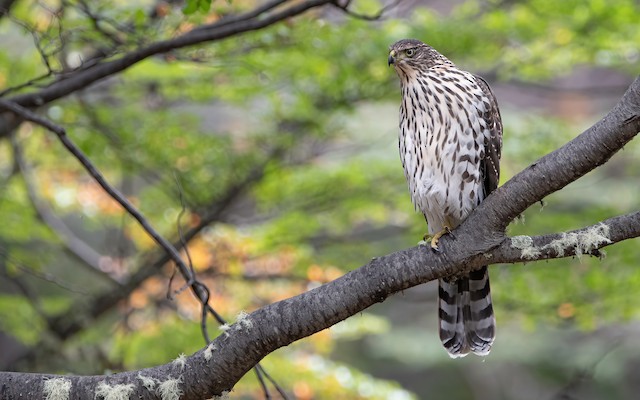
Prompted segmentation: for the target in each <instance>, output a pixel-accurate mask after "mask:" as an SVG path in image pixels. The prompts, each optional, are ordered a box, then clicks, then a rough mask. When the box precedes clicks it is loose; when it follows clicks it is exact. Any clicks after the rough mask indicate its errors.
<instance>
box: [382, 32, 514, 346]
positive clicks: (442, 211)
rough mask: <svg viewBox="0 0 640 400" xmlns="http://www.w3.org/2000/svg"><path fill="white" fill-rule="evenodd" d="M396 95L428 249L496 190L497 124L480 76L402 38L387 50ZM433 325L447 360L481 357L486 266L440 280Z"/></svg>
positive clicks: (485, 339)
mask: <svg viewBox="0 0 640 400" xmlns="http://www.w3.org/2000/svg"><path fill="white" fill-rule="evenodd" d="M391 64H393V66H394V68H395V70H396V72H397V74H398V77H399V78H400V85H401V90H402V103H401V105H400V136H399V147H400V158H401V160H402V166H403V168H404V173H405V177H406V178H407V182H408V184H409V192H410V194H411V200H412V201H413V204H414V206H415V207H416V209H417V210H419V211H421V212H422V213H423V214H424V216H425V219H426V220H427V224H428V230H429V234H430V235H432V236H433V240H432V242H431V245H432V247H433V248H434V249H435V250H437V249H438V248H437V242H438V238H439V237H440V236H441V235H442V234H445V233H447V232H448V231H449V230H450V229H454V228H455V227H456V226H458V225H459V224H460V223H461V222H462V221H463V220H464V219H465V218H466V217H467V216H468V215H469V213H470V212H471V211H472V210H473V209H474V208H475V207H477V206H478V204H480V202H481V201H482V200H484V199H485V198H486V197H487V196H488V195H489V193H491V192H492V191H493V190H495V189H496V187H497V186H498V181H499V178H500V150H501V146H502V121H501V118H500V111H499V110H498V103H497V102H496V98H495V96H494V95H493V93H492V92H491V89H490V88H489V85H488V84H487V83H486V82H485V81H484V79H482V78H481V77H479V76H477V75H474V74H471V73H469V72H466V71H463V70H461V69H459V68H458V67H456V66H455V64H453V63H452V62H451V61H450V60H449V59H447V58H446V57H445V56H443V55H442V54H440V53H438V52H437V51H436V50H435V49H433V48H432V47H430V46H428V45H426V44H424V43H422V42H420V41H419V40H415V39H404V40H400V41H398V42H396V43H395V44H393V45H392V46H391V47H390V48H389V65H391ZM438 293H439V301H438V305H439V327H440V339H441V340H442V344H443V345H444V347H445V348H446V349H447V351H448V352H449V355H451V356H452V357H461V356H464V355H466V354H467V353H469V352H473V353H475V354H478V355H486V354H488V353H489V351H490V350H491V345H492V344H493V340H494V338H495V318H494V315H493V306H492V303H491V292H490V286H489V274H488V271H487V267H483V268H481V269H479V270H476V271H472V272H471V273H469V275H468V276H466V277H462V278H460V279H455V280H454V279H441V280H440V281H439V290H438Z"/></svg>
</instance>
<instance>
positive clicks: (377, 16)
mask: <svg viewBox="0 0 640 400" xmlns="http://www.w3.org/2000/svg"><path fill="white" fill-rule="evenodd" d="M399 3H400V0H394V1H393V2H391V3H389V4H387V5H386V6H384V7H382V8H380V9H379V10H378V11H377V12H376V13H375V14H370V15H369V14H362V13H359V12H357V11H353V10H351V9H350V8H349V6H350V5H351V0H347V1H345V2H344V3H340V1H335V2H334V3H333V5H334V6H335V7H336V8H338V9H340V10H342V11H343V12H344V13H345V14H347V15H349V16H351V17H353V18H356V19H361V20H363V21H379V20H380V19H382V17H383V16H384V14H385V13H386V12H388V11H389V10H391V9H393V8H395V7H397V6H398V4H399Z"/></svg>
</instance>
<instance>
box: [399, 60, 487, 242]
mask: <svg viewBox="0 0 640 400" xmlns="http://www.w3.org/2000/svg"><path fill="white" fill-rule="evenodd" d="M411 78H412V79H408V80H402V103H401V106H400V143H399V144H400V157H401V159H402V165H403V167H404V172H405V177H406V178H407V181H408V183H409V191H410V193H411V199H412V201H413V204H414V205H415V207H416V208H417V209H419V210H420V211H422V213H424V215H425V216H426V217H427V222H428V224H429V231H430V233H434V232H437V231H439V230H441V229H442V228H443V227H444V224H445V223H447V224H449V225H450V226H452V227H455V226H456V225H458V224H459V223H460V222H461V221H462V220H464V218H466V216H467V215H468V214H469V212H471V210H473V208H475V207H476V206H477V205H478V203H479V202H480V201H482V200H483V199H484V197H485V194H484V189H483V184H482V182H481V174H480V162H481V160H482V159H483V158H484V156H485V154H484V148H485V144H486V143H487V141H488V138H489V136H490V132H489V129H488V127H487V122H486V121H485V119H484V118H483V115H484V113H485V111H486V110H488V109H489V100H488V98H487V96H486V95H485V94H484V92H483V91H482V89H481V88H480V87H479V86H478V84H477V83H476V79H475V77H474V76H473V75H472V74H470V73H467V72H464V71H461V70H458V69H457V68H455V67H433V68H430V69H429V70H428V71H427V72H426V73H424V72H423V73H421V74H416V75H413V76H412V77H411Z"/></svg>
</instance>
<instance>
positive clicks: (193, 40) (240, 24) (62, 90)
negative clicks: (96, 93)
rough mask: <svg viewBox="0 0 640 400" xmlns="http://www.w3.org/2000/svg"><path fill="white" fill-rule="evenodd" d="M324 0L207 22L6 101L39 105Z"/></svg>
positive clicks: (257, 26) (297, 13)
mask: <svg viewBox="0 0 640 400" xmlns="http://www.w3.org/2000/svg"><path fill="white" fill-rule="evenodd" d="M289 2H291V1H289ZM328 3H331V0H307V1H304V2H300V3H295V4H293V5H292V6H290V7H288V8H286V9H284V10H282V11H279V12H274V13H272V14H269V15H267V16H265V17H263V18H253V19H239V20H238V21H234V22H233V23H229V24H222V25H219V26H216V25H215V24H211V25H208V26H204V27H202V29H194V30H192V31H190V32H187V33H185V34H183V35H181V36H178V37H175V38H172V39H168V40H163V41H158V42H155V43H152V44H150V45H148V46H146V47H143V48H140V49H137V50H135V51H132V52H129V53H127V54H125V55H123V56H122V57H120V58H117V59H115V60H111V61H104V62H101V63H98V64H96V65H93V66H91V67H89V68H86V69H84V70H77V71H75V72H74V73H73V74H72V75H70V76H69V77H68V78H66V79H63V80H59V81H56V82H54V83H52V84H51V85H49V86H48V87H46V88H44V89H42V90H39V91H37V92H32V93H26V94H21V95H17V96H14V97H13V98H11V99H10V101H12V102H14V103H17V104H19V105H21V106H23V107H39V106H42V105H43V104H46V103H49V102H51V101H53V100H56V99H59V98H61V97H63V96H66V95H68V94H70V93H72V92H75V91H77V90H79V89H82V88H85V87H87V86H89V85H91V84H93V83H95V82H97V81H99V80H101V79H103V78H106V77H107V76H110V75H114V74H116V73H118V72H121V71H123V70H125V69H127V68H129V67H131V66H132V65H134V64H136V63H138V62H140V61H142V60H144V59H146V58H149V57H151V56H153V55H156V54H161V53H165V52H167V51H170V50H175V49H180V48H183V47H187V46H193V45H196V44H199V43H203V42H209V41H215V40H220V39H224V38H227V37H230V36H234V35H237V34H240V33H243V32H249V31H253V30H258V29H261V28H264V27H266V26H269V25H272V24H275V23H277V22H279V21H282V20H284V19H287V18H291V17H294V16H296V15H299V14H302V13H303V12H305V11H307V10H309V9H312V8H315V7H319V6H322V5H324V4H328ZM250 13H252V12H251V11H250V12H249V14H250Z"/></svg>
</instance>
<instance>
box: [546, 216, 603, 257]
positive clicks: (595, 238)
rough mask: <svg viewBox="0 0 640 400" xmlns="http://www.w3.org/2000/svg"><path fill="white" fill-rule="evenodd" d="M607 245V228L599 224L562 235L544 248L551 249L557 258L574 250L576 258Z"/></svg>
mask: <svg viewBox="0 0 640 400" xmlns="http://www.w3.org/2000/svg"><path fill="white" fill-rule="evenodd" d="M607 243H611V239H609V226H608V225H606V224H602V223H601V224H598V225H595V226H592V227H590V228H589V229H585V230H583V231H581V232H572V233H563V234H562V236H561V237H560V239H556V240H553V241H551V243H549V244H548V245H546V246H544V247H545V248H550V249H552V250H553V251H555V252H556V254H557V255H558V256H559V257H563V256H564V254H565V250H567V249H574V251H575V254H576V256H578V257H580V256H582V255H583V254H588V253H590V252H592V251H593V250H595V249H597V248H598V247H600V245H602V244H607Z"/></svg>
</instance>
